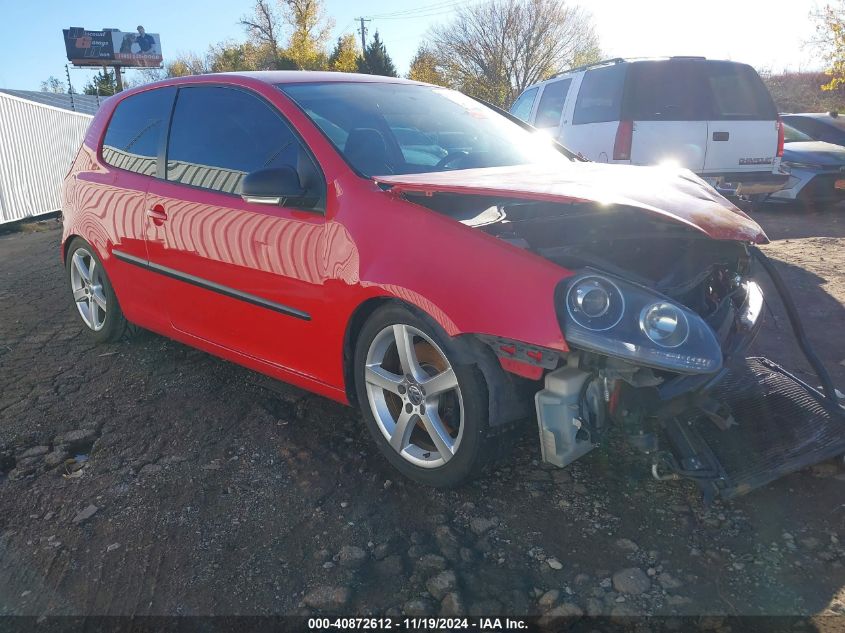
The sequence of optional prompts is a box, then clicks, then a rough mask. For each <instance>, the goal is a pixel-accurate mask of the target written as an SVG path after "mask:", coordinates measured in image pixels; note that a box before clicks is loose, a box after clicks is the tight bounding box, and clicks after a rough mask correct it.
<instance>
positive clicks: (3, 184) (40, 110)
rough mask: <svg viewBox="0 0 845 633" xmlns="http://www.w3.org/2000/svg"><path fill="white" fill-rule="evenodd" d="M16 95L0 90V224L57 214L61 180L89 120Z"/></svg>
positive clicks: (82, 114)
mask: <svg viewBox="0 0 845 633" xmlns="http://www.w3.org/2000/svg"><path fill="white" fill-rule="evenodd" d="M13 93H14V94H13ZM21 94H26V93H24V92H23V91H8V92H4V91H0V224H3V223H6V222H12V221H15V220H20V219H23V218H26V217H31V216H37V215H41V214H44V213H50V212H53V211H58V210H60V209H61V185H62V180H63V179H64V177H65V174H67V172H68V169H69V168H70V164H71V161H72V160H73V159H74V157H75V156H76V152H77V150H78V149H79V146H80V144H81V143H82V139H83V137H84V136H85V131H86V130H87V129H88V125H89V123H90V122H91V119H92V118H93V117H92V116H91V115H90V114H86V113H82V112H74V111H71V110H69V109H66V108H65V107H56V106H53V105H46V104H44V103H39V102H37V101H35V100H33V99H31V98H24V97H22V96H19V95H21ZM31 94H32V93H31ZM34 94H35V95H38V93H34ZM61 96H62V97H70V95H61ZM81 96H82V95H74V98H75V99H77V100H79V97H81ZM36 98H37V97H36ZM89 99H90V98H89ZM86 102H87V100H83V103H86ZM86 105H88V106H89V107H88V108H86V109H88V110H89V111H90V104H88V103H86Z"/></svg>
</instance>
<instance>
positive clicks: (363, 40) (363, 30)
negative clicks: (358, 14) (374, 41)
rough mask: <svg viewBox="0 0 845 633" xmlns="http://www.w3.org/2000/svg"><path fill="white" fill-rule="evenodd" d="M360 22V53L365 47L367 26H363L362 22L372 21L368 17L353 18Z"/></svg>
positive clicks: (362, 52)
mask: <svg viewBox="0 0 845 633" xmlns="http://www.w3.org/2000/svg"><path fill="white" fill-rule="evenodd" d="M355 19H356V20H358V21H359V22H360V23H361V54H362V55H363V54H364V50H366V48H367V27H366V26H364V22H372V20H371V19H370V18H355Z"/></svg>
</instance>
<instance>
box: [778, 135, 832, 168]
mask: <svg viewBox="0 0 845 633" xmlns="http://www.w3.org/2000/svg"><path fill="white" fill-rule="evenodd" d="M783 160H784V161H785V162H790V163H809V164H811V165H823V166H825V167H828V166H829V167H840V166H842V165H845V148H843V147H842V146H841V145H834V144H833V143H826V142H824V141H795V142H792V143H784V146H783Z"/></svg>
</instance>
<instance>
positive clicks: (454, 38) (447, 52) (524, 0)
mask: <svg viewBox="0 0 845 633" xmlns="http://www.w3.org/2000/svg"><path fill="white" fill-rule="evenodd" d="M431 41H432V45H431V51H432V53H433V54H434V55H435V56H436V58H437V60H438V63H437V71H438V73H440V74H441V75H442V76H443V77H445V78H446V80H447V81H448V82H449V84H450V85H453V86H455V87H457V88H460V89H461V90H463V91H464V92H467V93H469V94H472V95H475V96H478V97H481V98H484V99H487V100H489V101H492V102H493V103H496V104H497V105H503V106H506V105H509V104H510V103H511V102H512V101H513V100H514V99H515V98H516V97H517V96H518V95H519V93H520V92H522V90H523V89H524V88H526V87H527V86H529V85H531V84H533V83H536V82H538V81H541V80H543V79H546V78H547V77H549V76H551V75H552V74H554V73H556V72H560V71H562V70H565V69H566V68H569V67H571V66H573V65H576V64H583V63H587V62H589V61H594V60H596V59H598V58H599V56H600V50H599V45H598V37H597V36H596V33H595V29H594V28H593V23H592V17H591V15H590V14H589V13H588V12H586V11H585V10H584V9H582V8H581V7H577V6H574V7H570V6H568V5H566V4H565V3H564V2H563V1H562V0H490V1H489V2H486V3H483V4H477V5H471V6H468V7H464V8H463V9H461V10H459V11H458V14H457V16H456V17H455V19H454V21H453V22H452V23H451V24H448V25H446V26H441V27H435V28H434V29H433V30H432V31H431Z"/></svg>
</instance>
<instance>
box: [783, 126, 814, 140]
mask: <svg viewBox="0 0 845 633" xmlns="http://www.w3.org/2000/svg"><path fill="white" fill-rule="evenodd" d="M812 140H813V139H812V137H810V136H808V135H807V134H804V132H801V131H799V130H796V129H795V128H794V127H792V126H791V125H789V124H788V123H784V124H783V142H784V143H801V142H806V141H812Z"/></svg>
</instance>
